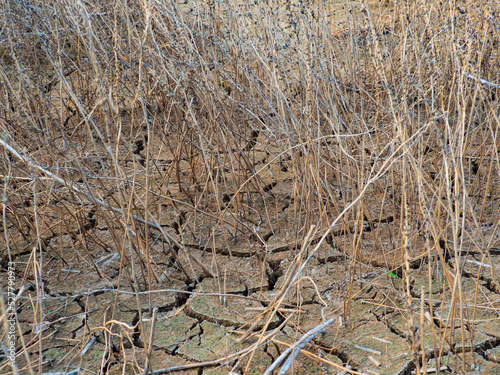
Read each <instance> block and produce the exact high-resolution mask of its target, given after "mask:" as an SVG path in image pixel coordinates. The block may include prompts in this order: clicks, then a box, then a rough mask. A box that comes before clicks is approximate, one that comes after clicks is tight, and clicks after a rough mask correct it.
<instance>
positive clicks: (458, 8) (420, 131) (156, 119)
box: [0, 0, 500, 373]
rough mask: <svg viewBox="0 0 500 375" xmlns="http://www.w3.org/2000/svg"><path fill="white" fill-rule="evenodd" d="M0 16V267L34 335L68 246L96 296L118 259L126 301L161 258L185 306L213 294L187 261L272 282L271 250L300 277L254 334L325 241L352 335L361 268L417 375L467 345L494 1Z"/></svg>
mask: <svg viewBox="0 0 500 375" xmlns="http://www.w3.org/2000/svg"><path fill="white" fill-rule="evenodd" d="M0 12H1V13H0V14H1V17H0V21H1V31H0V33H1V37H0V95H1V100H0V129H1V142H2V144H3V146H2V147H1V148H0V150H1V155H2V156H1V160H0V173H1V174H2V181H1V188H2V199H3V201H2V202H3V204H2V223H3V224H2V229H1V232H2V239H1V240H0V243H1V253H0V255H1V257H2V267H5V271H6V270H7V264H8V262H10V261H12V262H15V263H16V271H15V272H16V273H15V274H16V294H18V295H19V297H18V300H17V303H19V304H24V305H26V304H32V306H33V313H34V314H36V318H35V321H36V322H38V324H39V325H42V322H44V321H46V317H45V316H44V310H43V304H42V303H41V301H42V300H43V298H44V296H46V295H47V294H50V288H48V287H47V286H44V280H45V279H46V278H47V277H49V275H48V274H47V271H48V270H49V269H50V262H51V261H52V259H54V258H57V259H62V260H63V261H64V262H65V263H66V265H65V267H66V268H71V262H72V261H75V260H76V258H74V257H73V256H71V255H69V254H68V248H67V247H65V246H66V245H64V246H63V243H62V240H61V238H62V237H63V235H66V236H69V238H70V239H71V241H70V242H71V246H72V247H73V249H75V250H76V251H78V252H79V254H80V256H81V257H83V258H82V259H85V260H86V261H88V262H90V263H91V264H92V265H93V267H94V268H95V273H96V284H95V288H96V290H97V289H98V288H99V287H100V286H99V285H100V284H99V283H98V282H99V280H107V278H109V277H108V276H107V275H103V274H102V271H100V268H99V264H96V261H97V258H98V257H97V255H96V254H99V256H100V255H102V254H105V253H106V252H110V253H115V252H116V253H119V254H120V262H121V263H120V264H121V266H120V275H119V277H117V279H116V280H117V281H116V282H115V283H114V284H113V285H112V287H113V288H117V289H119V288H121V287H123V288H130V290H133V291H135V292H137V293H138V292H139V291H146V290H152V289H155V288H157V285H158V282H159V278H160V276H161V273H162V272H165V269H164V268H161V267H160V266H159V265H158V264H157V263H155V254H156V253H157V252H164V253H168V254H169V257H171V264H170V267H172V268H175V269H176V270H178V272H179V273H180V274H181V275H183V276H179V279H181V280H183V281H184V282H185V288H184V287H183V288H184V290H185V291H192V290H193V288H194V285H197V284H198V283H199V282H200V281H201V279H200V277H201V276H200V275H203V276H202V277H213V278H215V279H220V280H222V278H223V275H222V274H221V271H220V270H218V269H217V268H216V267H215V268H213V267H210V266H207V265H206V264H204V263H203V261H201V260H200V259H198V258H197V256H196V254H193V253H192V251H190V250H189V249H192V248H197V249H203V250H209V251H212V252H213V254H214V256H215V257H216V256H217V254H229V255H234V256H240V255H239V253H241V254H243V255H249V256H250V255H254V256H256V257H257V258H258V260H259V262H260V264H261V267H262V275H263V276H262V277H264V278H266V277H268V276H269V275H270V274H271V273H272V272H271V271H270V266H269V263H268V256H269V251H268V246H267V242H268V239H269V238H270V237H274V238H279V239H280V240H281V241H282V242H285V243H287V244H288V245H289V246H290V249H291V250H292V252H293V256H295V261H291V262H290V264H291V266H290V267H289V268H288V270H287V271H286V272H285V276H286V277H285V281H284V282H283V283H281V284H280V285H281V289H280V290H279V291H277V295H276V296H275V299H274V301H272V302H271V303H269V305H268V309H267V310H266V311H265V313H263V314H262V316H263V317H264V319H263V321H265V322H266V323H265V324H264V328H265V327H267V324H269V323H271V322H272V321H273V316H274V315H275V314H277V312H278V310H279V309H280V308H281V307H282V304H283V303H284V301H285V297H286V295H287V292H288V291H289V290H290V288H292V287H294V286H295V285H296V281H297V280H298V279H299V278H300V277H301V271H302V270H303V268H304V267H305V265H306V264H307V262H308V261H309V260H310V259H312V258H313V257H315V256H318V253H319V252H320V250H321V246H322V245H323V243H324V242H325V241H326V242H329V243H333V244H335V243H339V245H338V246H339V248H341V249H342V251H343V253H344V254H345V259H344V262H346V269H347V275H348V276H347V278H348V284H349V287H348V288H347V289H346V292H345V294H344V295H343V298H344V308H343V311H342V314H343V316H344V317H345V318H346V319H347V317H348V316H349V306H350V301H351V299H352V298H353V297H354V295H355V293H356V291H355V287H354V285H355V282H356V279H357V277H358V276H359V275H361V274H362V273H363V272H364V271H363V269H364V267H365V265H367V264H369V265H373V266H377V267H384V268H385V269H387V272H391V273H393V274H394V275H397V276H398V277H400V278H401V279H402V285H401V289H400V292H401V295H400V296H401V297H404V303H402V304H401V305H400V307H401V308H402V309H405V311H406V316H407V319H408V324H407V332H406V333H407V336H406V337H407V339H408V341H409V342H410V343H411V345H412V348H413V359H414V364H415V369H416V371H417V373H426V363H427V360H426V357H425V356H426V355H427V356H428V357H429V356H434V357H436V358H439V357H440V356H441V355H443V350H444V349H443V348H444V345H442V343H444V342H450V341H453V340H454V339H455V336H454V332H453V331H454V330H459V331H460V330H461V331H462V335H461V336H460V337H461V340H463V341H464V342H463V343H462V344H464V345H463V347H465V346H466V345H465V341H466V340H469V339H468V338H467V335H466V334H465V333H464V332H465V330H466V328H468V326H467V324H468V323H467V321H468V320H469V319H471V317H470V316H469V314H471V313H475V311H476V310H475V309H474V308H473V309H472V310H471V308H470V305H471V301H466V299H465V292H464V290H463V289H462V286H463V282H462V278H463V277H464V273H463V272H460V271H461V270H463V268H464V262H465V261H466V260H467V259H469V258H468V257H470V256H475V257H476V258H474V259H479V262H480V263H481V264H482V267H483V268H484V267H486V268H487V269H489V270H491V272H489V273H488V274H487V275H486V276H484V277H482V279H481V280H479V276H478V280H477V282H478V284H477V285H479V284H481V285H483V286H486V287H487V288H488V290H489V291H491V292H493V293H499V292H500V284H499V282H500V279H499V275H498V268H496V267H495V266H494V262H493V261H492V258H491V257H492V254H498V248H499V247H500V244H499V234H498V228H499V224H500V220H499V219H500V213H499V210H500V200H499V198H500V190H499V187H500V181H499V177H500V175H499V171H500V164H499V160H500V157H499V155H498V152H499V147H500V136H499V134H498V132H499V129H500V123H499V113H500V111H499V100H498V97H499V95H500V92H499V91H500V86H499V84H500V77H499V76H498V72H499V71H500V54H499V52H498V51H499V42H500V36H499V34H498V33H499V31H498V30H499V27H500V23H499V21H498V14H499V12H500V9H499V6H498V3H497V2H496V1H476V2H473V1H456V2H453V3H442V4H439V3H436V2H427V1H412V2H401V1H395V2H394V3H390V4H385V5H383V6H379V5H377V4H370V5H369V6H368V5H367V4H366V3H365V2H359V3H355V4H352V3H350V2H343V3H339V4H336V3H332V2H327V1H316V2H302V1H297V2H294V1H279V2H277V1H268V2H265V1H254V2H251V3H249V2H245V1H241V2H239V1H237V0H231V1H228V2H207V3H205V2H203V3H198V2H191V1H186V3H185V4H181V3H178V2H176V1H173V2H160V1H146V0H144V1H133V0H130V1H115V2H111V1H95V2H93V1H87V2H80V1H78V2H76V1H75V2H73V1H64V0H54V1H51V2H46V1H38V0H32V1H6V2H4V4H3V8H2V9H1V10H0ZM284 207H285V208H286V212H285V208H284ZM310 228H311V229H310ZM97 229H100V230H99V231H98V230H97ZM104 233H106V234H104ZM308 233H309V236H308V238H307V239H306V235H307V234H308ZM368 236H369V238H368ZM56 240H57V241H56ZM59 240H61V241H59ZM58 241H59V242H58ZM367 241H371V242H367ZM301 243H303V246H302V248H301V246H300V244H301ZM340 243H341V244H344V245H342V246H341V245H340ZM367 243H369V244H370V245H369V246H368V245H367ZM297 244H299V245H297ZM71 246H70V247H71ZM233 252H235V254H233ZM238 252H239V253H238ZM28 254H31V255H30V258H29V261H26V262H25V261H21V258H20V257H22V256H26V255H28ZM23 259H24V258H23ZM78 259H79V258H78ZM200 267H201V269H202V271H195V270H196V269H199V268H200ZM417 270H418V272H425V273H427V274H428V285H427V289H425V290H430V289H432V284H433V283H441V282H443V283H444V284H445V285H446V288H445V291H444V292H443V294H442V296H441V298H442V301H443V304H444V301H446V303H448V304H449V306H450V316H451V318H450V319H452V320H456V321H457V322H458V324H453V325H451V326H452V329H451V331H452V332H450V329H448V328H444V327H440V326H437V327H432V328H426V329H429V330H432V337H433V342H434V347H433V350H431V351H430V352H427V353H426V352H425V351H422V350H421V346H422V345H423V336H424V334H423V332H422V330H423V329H424V328H423V327H424V326H425V327H428V326H427V325H424V320H426V319H427V318H426V317H425V316H424V311H425V310H426V309H427V311H429V312H430V314H431V316H432V315H433V314H434V311H433V309H434V308H435V306H436V305H435V304H434V303H432V302H431V298H432V297H431V296H430V295H425V293H422V294H418V295H419V296H420V297H418V296H416V294H415V292H414V289H413V282H414V280H415V275H414V273H415V272H417ZM2 272H3V271H2ZM5 275H7V273H5ZM437 275H443V276H442V279H440V278H439V277H438V276H437ZM275 276H276V277H277V276H279V275H275ZM2 277H3V276H2ZM5 277H6V276H5ZM2 285H3V284H2ZM23 286H25V287H26V288H28V290H29V296H30V297H29V298H28V297H25V296H26V292H25V296H21V292H20V288H21V287H23ZM221 288H222V287H221ZM172 289H175V288H172ZM220 293H221V294H223V291H222V289H221V290H220ZM182 296H183V297H182V298H184V300H185V298H187V296H186V295H182ZM476 297H477V298H479V299H481V296H479V295H478V293H476ZM141 298H142V297H141ZM182 298H181V300H182ZM136 299H137V301H136V302H137V306H141V301H140V298H139V294H136ZM481 300H482V299H481ZM475 301H476V300H475ZM4 302H5V303H7V297H6V295H5V296H4ZM476 302H477V301H476ZM476 302H474V303H472V305H473V307H474V306H477V303H476ZM490 302H491V305H490V306H489V307H490V308H493V309H498V302H496V305H495V303H494V301H490ZM179 304H180V305H182V301H180V302H179ZM5 306H6V305H4V306H3V310H2V311H3V312H4V311H5V308H6V307H5ZM91 308H92V306H89V309H91ZM138 309H139V316H141V314H142V312H141V308H140V307H138ZM146 310H147V309H146ZM148 311H150V310H148ZM266 314H267V315H266ZM112 315H113V314H112V313H110V315H109V319H111V318H112ZM3 316H6V315H5V314H4V315H3ZM3 320H4V321H5V324H7V323H6V319H3ZM139 321H142V319H140V320H139ZM2 324H3V323H2ZM17 324H18V325H19V324H20V323H19V322H18V323H17ZM106 324H107V323H106ZM249 326H250V324H249ZM5 327H7V326H6V325H5ZM103 327H104V326H103ZM18 328H19V330H21V329H22V327H21V326H19V327H18ZM246 328H248V327H246ZM273 328H274V327H273ZM141 331H142V330H141ZM2 332H4V336H3V337H2V339H3V340H4V343H5V344H6V345H7V342H6V341H5V340H6V339H5V337H6V336H5V332H6V331H2ZM261 332H262V334H261V336H260V341H264V340H269V339H270V338H269V333H270V332H272V329H271V327H269V329H262V331H261ZM35 336H37V335H35ZM38 336H39V337H37V338H33V339H32V342H22V343H21V342H18V361H19V363H22V367H23V371H31V372H32V373H33V372H37V371H38V373H42V367H43V366H42V361H41V360H40V359H41V358H42V352H43V343H44V341H43V340H42V339H41V334H40V332H39V333H38ZM82 340H83V341H82V342H83V343H85V340H84V339H82ZM7 346H8V345H7ZM83 346H85V345H83ZM145 346H146V349H147V346H148V345H147V343H146V345H145ZM255 347H257V344H256V346H255ZM250 352H251V351H250V350H249V351H246V352H245V353H242V355H243V354H247V353H250ZM428 357H427V358H428ZM464 358H465V356H464ZM423 359H425V360H423ZM102 361H103V363H104V362H105V361H106V359H105V358H103V359H102ZM5 363H7V362H5ZM5 363H4V365H3V366H4V367H3V368H4V369H5V368H7V365H6V364H5ZM250 363H251V362H250V361H249V362H248V365H247V369H248V368H249V366H251V365H250ZM421 366H423V367H421ZM463 367H464V371H465V359H464V364H463ZM2 371H3V370H2Z"/></svg>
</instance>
